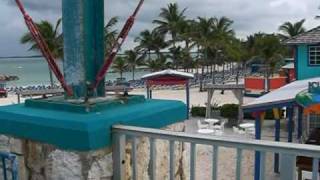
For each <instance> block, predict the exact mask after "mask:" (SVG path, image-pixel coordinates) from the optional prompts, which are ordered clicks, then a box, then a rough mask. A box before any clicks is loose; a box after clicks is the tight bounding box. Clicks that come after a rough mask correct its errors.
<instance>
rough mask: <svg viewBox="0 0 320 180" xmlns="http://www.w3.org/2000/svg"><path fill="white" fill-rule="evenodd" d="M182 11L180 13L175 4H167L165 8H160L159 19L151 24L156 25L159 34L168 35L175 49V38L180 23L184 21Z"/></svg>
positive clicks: (183, 11)
mask: <svg viewBox="0 0 320 180" xmlns="http://www.w3.org/2000/svg"><path fill="white" fill-rule="evenodd" d="M186 10H187V9H186V8H185V9H183V10H182V11H180V9H179V6H178V4H177V3H170V4H168V6H167V8H161V13H160V14H159V17H160V19H157V20H154V21H153V23H154V24H157V25H158V26H157V27H156V30H157V31H158V32H160V33H161V34H163V35H165V34H168V33H169V34H170V35H171V40H172V44H173V46H174V47H175V46H176V43H177V36H178V32H179V26H180V23H181V22H183V21H184V20H185V18H186V17H185V15H184V13H185V11H186Z"/></svg>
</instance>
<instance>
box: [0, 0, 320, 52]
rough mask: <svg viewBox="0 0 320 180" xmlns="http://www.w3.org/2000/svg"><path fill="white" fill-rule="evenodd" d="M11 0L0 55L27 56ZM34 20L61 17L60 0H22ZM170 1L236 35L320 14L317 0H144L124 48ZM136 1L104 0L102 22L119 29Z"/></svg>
mask: <svg viewBox="0 0 320 180" xmlns="http://www.w3.org/2000/svg"><path fill="white" fill-rule="evenodd" d="M13 2H14V0H0V12H1V16H0V25H1V26H0V56H13V55H29V54H35V53H30V52H28V46H23V45H21V44H20V43H19V39H20V37H21V35H22V34H23V33H24V32H26V30H27V29H26V26H25V24H24V21H23V18H22V16H21V14H20V12H19V11H18V9H17V7H16V6H15V4H14V3H13ZM22 2H23V3H24V4H25V6H26V8H27V11H28V12H29V14H31V16H32V17H33V19H34V20H35V21H39V20H44V19H45V20H49V21H51V22H53V23H54V22H55V21H56V20H57V19H58V18H59V17H61V0H22ZM170 2H178V4H179V6H180V8H181V9H183V8H187V11H186V15H187V16H188V18H196V17H198V16H206V17H212V16H217V17H220V16H227V17H229V18H231V19H233V20H234V25H233V28H234V29H235V31H236V33H237V36H238V37H240V38H244V37H246V36H247V35H249V34H251V33H254V32H259V31H263V32H277V28H278V26H279V25H280V24H282V23H283V22H285V21H293V22H294V21H297V20H301V19H303V18H305V19H306V20H307V22H306V24H305V25H306V27H307V28H308V29H310V28H313V27H315V26H318V25H319V24H320V20H318V21H316V20H314V16H315V15H317V14H320V10H318V7H319V5H320V2H319V1H318V0H175V1H174V0H171V1H170V0H146V2H145V4H144V6H143V7H142V10H141V12H140V14H139V17H138V19H137V22H136V24H135V25H134V27H133V29H132V31H131V32H130V37H129V39H128V41H127V42H126V45H125V47H124V48H130V47H132V46H134V42H133V39H134V38H135V37H136V36H137V35H138V33H139V32H141V31H142V30H145V29H151V28H152V27H153V24H152V20H153V19H156V18H157V16H158V14H159V12H160V8H161V7H165V6H166V5H167V4H168V3H170ZM137 3H138V0H105V17H106V21H107V20H108V19H109V18H110V17H112V16H118V17H119V18H120V23H119V28H120V27H122V25H123V23H124V21H125V20H126V19H127V17H128V16H129V15H130V14H131V13H132V11H133V9H134V8H135V6H136V5H137Z"/></svg>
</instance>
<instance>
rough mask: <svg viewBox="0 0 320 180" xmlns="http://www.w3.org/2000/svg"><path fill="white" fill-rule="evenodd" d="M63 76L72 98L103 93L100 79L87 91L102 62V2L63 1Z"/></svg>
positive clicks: (86, 0)
mask: <svg viewBox="0 0 320 180" xmlns="http://www.w3.org/2000/svg"><path fill="white" fill-rule="evenodd" d="M62 20H63V36H64V63H63V66H64V75H65V78H66V81H67V84H68V85H69V86H71V87H72V89H73V91H74V97H75V98H81V97H95V96H104V95H105V89H104V88H105V87H104V81H102V82H101V83H100V84H99V87H98V88H97V90H96V91H95V92H93V91H91V90H90V88H89V87H90V86H91V84H93V83H94V81H95V77H96V74H97V72H98V70H99V68H100V67H101V66H102V64H103V61H104V35H103V31H104V1H101V0H63V1H62Z"/></svg>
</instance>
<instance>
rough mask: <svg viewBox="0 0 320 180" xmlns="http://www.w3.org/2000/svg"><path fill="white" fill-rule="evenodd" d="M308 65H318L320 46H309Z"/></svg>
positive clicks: (319, 61)
mask: <svg viewBox="0 0 320 180" xmlns="http://www.w3.org/2000/svg"><path fill="white" fill-rule="evenodd" d="M309 65H311V66H318V65H320V46H310V47H309Z"/></svg>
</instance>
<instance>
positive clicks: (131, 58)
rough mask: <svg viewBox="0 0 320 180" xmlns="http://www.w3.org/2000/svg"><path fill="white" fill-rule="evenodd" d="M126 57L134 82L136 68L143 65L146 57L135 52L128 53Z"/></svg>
mask: <svg viewBox="0 0 320 180" xmlns="http://www.w3.org/2000/svg"><path fill="white" fill-rule="evenodd" d="M125 55H126V56H125V60H126V62H127V65H128V68H130V70H131V71H132V80H134V78H135V70H136V67H137V66H141V65H143V63H144V62H143V59H144V55H142V56H139V54H138V53H137V52H136V51H134V50H129V51H126V52H125Z"/></svg>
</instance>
